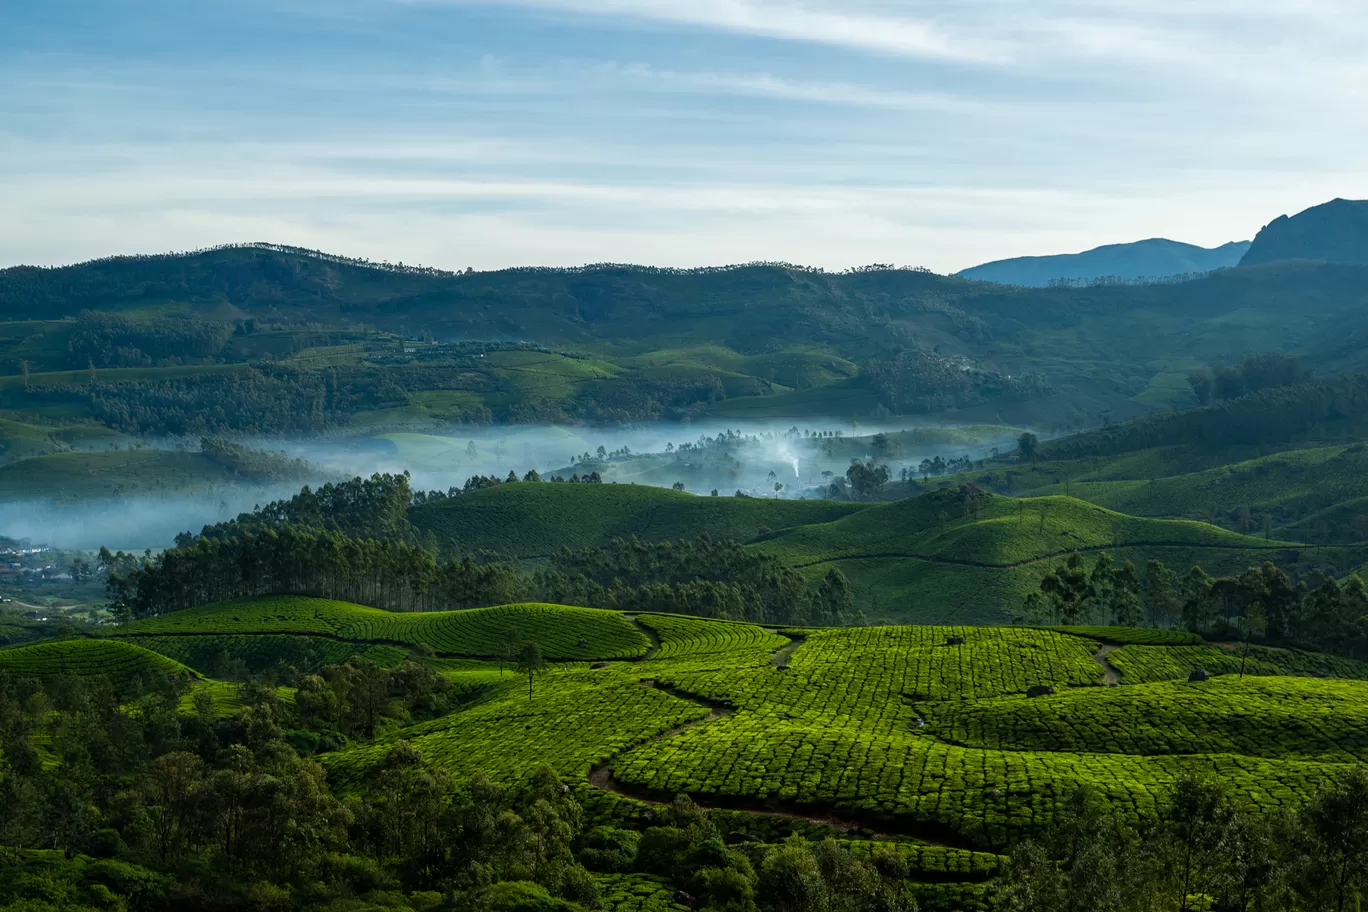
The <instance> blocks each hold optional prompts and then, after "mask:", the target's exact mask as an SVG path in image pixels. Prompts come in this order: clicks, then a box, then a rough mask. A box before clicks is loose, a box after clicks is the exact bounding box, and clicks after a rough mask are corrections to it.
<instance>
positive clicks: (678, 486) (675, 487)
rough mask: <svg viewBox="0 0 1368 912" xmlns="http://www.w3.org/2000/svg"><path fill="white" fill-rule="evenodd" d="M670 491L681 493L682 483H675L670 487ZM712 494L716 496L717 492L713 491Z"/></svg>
mask: <svg viewBox="0 0 1368 912" xmlns="http://www.w3.org/2000/svg"><path fill="white" fill-rule="evenodd" d="M670 490H672V491H682V490H684V482H682V481H676V482H675V483H674V484H672V485H670ZM713 493H714V494H716V493H717V492H716V491H714V492H713Z"/></svg>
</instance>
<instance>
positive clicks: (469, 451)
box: [466, 440, 480, 459]
mask: <svg viewBox="0 0 1368 912" xmlns="http://www.w3.org/2000/svg"><path fill="white" fill-rule="evenodd" d="M479 455H480V451H479V450H478V449H476V448H475V441H473V440H472V441H470V442H469V443H467V444H466V458H467V459H474V458H475V457H477V456H479Z"/></svg>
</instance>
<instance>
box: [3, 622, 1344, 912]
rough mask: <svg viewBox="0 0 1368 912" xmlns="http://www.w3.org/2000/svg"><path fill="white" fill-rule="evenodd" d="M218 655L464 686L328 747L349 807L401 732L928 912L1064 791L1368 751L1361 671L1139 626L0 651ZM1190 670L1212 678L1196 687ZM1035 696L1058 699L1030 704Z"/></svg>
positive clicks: (128, 667)
mask: <svg viewBox="0 0 1368 912" xmlns="http://www.w3.org/2000/svg"><path fill="white" fill-rule="evenodd" d="M512 631H516V633H517V634H518V635H519V636H520V637H521V638H523V639H534V640H536V641H537V642H538V643H539V644H541V645H542V647H543V649H544V651H545V652H546V653H547V654H548V655H549V656H550V657H551V658H552V661H551V662H550V664H549V665H548V667H547V668H546V669H544V670H543V673H542V674H539V675H536V676H534V678H533V680H532V682H531V685H532V686H531V693H530V694H529V686H528V685H529V682H528V679H527V678H526V677H525V676H522V675H519V674H516V673H515V672H513V671H511V670H507V669H501V668H500V666H499V664H498V663H497V662H496V661H494V660H490V659H488V658H482V656H484V657H487V656H489V655H492V654H498V652H499V651H500V649H501V648H502V645H503V643H504V642H505V639H506V635H507V634H508V633H509V632H512ZM959 637H963V639H964V641H963V642H962V643H958V644H956V643H952V642H951V638H959ZM423 643H426V644H428V645H430V646H431V647H433V650H435V651H436V654H435V655H426V651H420V650H417V649H416V647H417V646H418V645H419V644H423ZM144 647H146V648H144ZM153 650H158V651H153ZM163 653H164V654H163ZM223 654H226V655H228V656H229V657H230V658H234V659H241V660H242V661H244V662H251V663H255V664H258V665H262V664H269V663H271V662H274V661H286V662H290V663H299V662H302V663H304V664H308V663H310V662H313V663H322V662H331V661H338V660H341V659H345V658H346V657H348V656H351V655H361V656H364V657H366V658H370V659H372V660H375V661H379V662H382V663H385V664H389V663H392V662H397V661H402V660H403V659H404V658H406V657H413V658H416V659H417V660H418V661H424V662H429V663H431V664H432V666H433V667H434V668H435V669H436V670H438V671H440V672H441V673H443V674H445V675H447V676H448V677H449V678H451V680H452V681H453V683H454V684H455V685H456V686H457V687H458V688H461V689H462V690H464V691H465V692H467V693H468V694H469V698H468V699H465V700H462V701H460V704H459V708H457V709H456V710H454V711H452V712H450V713H449V714H447V715H444V716H441V717H438V718H435V719H432V720H430V721H426V722H423V723H421V724H417V725H411V726H408V727H405V728H399V729H397V730H391V731H388V732H385V733H383V734H382V735H381V736H380V737H379V738H378V739H376V740H375V741H371V742H358V743H354V744H352V745H351V746H349V747H347V748H345V749H342V750H339V751H336V752H334V753H331V754H325V755H324V756H323V757H322V758H321V759H322V762H323V763H324V766H325V768H326V769H327V771H328V774H329V776H330V777H331V779H332V780H333V781H334V782H335V783H336V784H337V785H338V786H339V787H340V788H342V789H343V790H344V791H349V792H354V793H363V792H364V791H365V790H366V788H367V787H368V785H369V783H371V782H373V781H374V774H375V771H376V769H377V766H378V765H379V764H380V763H381V762H382V761H383V758H384V757H385V755H386V753H387V751H388V750H389V749H390V747H391V746H392V745H393V744H394V743H395V742H396V741H398V740H400V739H402V740H405V741H407V742H409V743H410V744H412V745H413V746H414V747H416V748H418V749H419V750H421V751H422V752H423V754H424V756H425V757H427V758H429V759H430V760H432V761H434V762H436V763H438V764H441V765H442V766H443V767H445V768H447V769H449V770H450V771H451V773H452V774H453V775H454V776H456V777H457V778H461V777H464V776H469V775H471V774H473V773H475V772H483V773H486V774H487V775H489V776H491V777H493V778H494V779H495V780H497V781H500V782H503V783H505V784H507V785H509V786H511V787H514V788H516V787H517V786H518V784H519V783H520V782H521V781H523V779H524V778H525V777H526V776H527V775H528V774H529V773H530V772H531V771H532V770H533V769H534V768H536V766H537V765H539V764H542V763H547V764H550V765H551V766H552V768H554V769H555V770H556V771H557V772H558V773H559V774H560V775H561V776H563V777H565V778H566V780H567V781H568V782H570V783H572V784H573V787H574V788H575V790H576V792H577V793H578V795H579V796H580V798H581V800H582V802H583V804H584V805H585V807H586V810H587V813H588V814H589V817H590V820H591V821H600V822H610V821H617V822H632V821H635V822H636V824H637V825H642V826H644V825H649V821H650V819H652V818H651V817H649V816H648V813H649V812H652V804H653V803H659V802H666V801H669V800H672V799H673V797H674V796H675V795H677V794H679V793H687V794H689V795H690V796H691V797H693V798H694V800H695V801H696V802H698V803H699V804H701V805H703V806H705V807H711V808H714V809H716V813H718V814H719V815H723V816H724V819H725V820H726V822H727V823H726V825H727V827H728V828H730V829H743V830H748V831H750V832H752V833H755V834H759V835H760V836H761V837H763V838H765V839H767V840H773V839H778V838H781V837H782V836H783V835H784V833H786V832H789V831H800V832H804V833H808V834H810V835H811V834H820V833H822V832H828V833H830V832H833V831H834V832H836V833H838V834H853V835H855V836H856V837H857V839H856V842H857V844H858V843H859V839H862V838H866V839H867V838H869V837H880V838H885V839H891V840H895V841H896V842H897V844H898V845H899V846H900V847H901V848H900V850H901V851H904V852H906V853H908V856H909V860H910V862H911V864H912V866H913V868H914V869H915V870H916V871H917V872H918V873H917V875H916V876H917V879H918V880H919V881H920V884H921V886H919V887H918V889H919V890H921V889H924V890H926V891H929V892H925V893H924V894H922V893H919V894H918V895H919V896H922V897H923V899H924V900H925V904H927V905H928V906H930V907H934V908H975V907H977V906H978V904H979V903H980V902H981V901H982V899H983V897H982V890H983V883H984V881H985V880H986V878H987V877H988V876H989V874H990V873H991V871H992V870H993V869H994V868H995V866H996V865H997V864H998V855H999V853H1001V852H1002V851H1003V850H1004V849H1005V848H1006V847H1008V846H1009V845H1010V844H1011V843H1012V842H1013V841H1014V840H1015V839H1017V838H1019V837H1020V836H1022V835H1023V834H1026V833H1029V832H1031V831H1032V830H1033V829H1035V828H1037V827H1039V826H1041V825H1043V824H1045V823H1047V822H1048V821H1050V820H1051V819H1052V818H1053V815H1054V813H1055V808H1056V805H1057V803H1058V802H1059V801H1060V800H1061V798H1062V797H1063V796H1065V795H1066V794H1068V793H1069V792H1070V790H1072V789H1073V788H1074V787H1075V786H1078V785H1088V786H1091V787H1092V788H1093V789H1095V790H1096V791H1097V792H1098V794H1099V795H1101V796H1102V798H1103V800H1104V801H1105V802H1107V803H1108V804H1109V805H1110V807H1111V810H1112V811H1113V813H1115V814H1117V815H1119V816H1120V817H1121V818H1123V819H1126V820H1131V821H1138V820H1139V819H1141V818H1143V817H1146V816H1148V815H1150V814H1152V813H1153V812H1154V810H1155V807H1156V804H1157V802H1158V801H1159V800H1160V799H1161V797H1162V796H1163V794H1164V793H1165V791H1166V789H1167V788H1168V787H1169V785H1170V784H1171V783H1172V781H1173V779H1174V778H1175V777H1176V776H1177V775H1178V773H1179V772H1181V771H1183V770H1197V771H1208V772H1211V773H1213V774H1215V775H1217V776H1218V777H1219V778H1220V779H1221V780H1222V781H1223V782H1224V783H1225V784H1226V785H1227V786H1228V788H1229V789H1230V791H1231V793H1232V795H1233V796H1234V799H1235V800H1236V801H1237V802H1238V803H1239V804H1241V805H1242V806H1244V807H1246V808H1249V809H1252V810H1255V811H1258V812H1269V813H1272V812H1274V811H1276V810H1278V809H1279V808H1282V807H1285V806H1289V805H1292V804H1294V803H1297V802H1299V801H1301V800H1302V799H1304V798H1305V796H1307V795H1308V794H1309V793H1310V792H1311V791H1312V790H1314V788H1315V787H1316V785H1317V783H1319V782H1320V781H1322V780H1323V779H1325V778H1326V777H1327V776H1330V775H1332V774H1333V773H1334V772H1335V771H1336V770H1337V769H1341V768H1342V767H1343V765H1344V764H1348V763H1354V762H1362V761H1363V760H1365V759H1368V665H1365V664H1363V663H1357V662H1352V661H1350V660H1346V659H1338V658H1332V657H1328V656H1324V655H1319V654H1314V653H1305V652H1296V651H1290V650H1278V649H1266V648H1260V647H1254V648H1252V649H1251V651H1250V655H1249V657H1248V659H1247V661H1245V670H1244V676H1243V678H1241V677H1240V676H1239V668H1240V663H1241V660H1242V647H1241V646H1239V645H1233V644H1226V645H1222V644H1209V643H1203V642H1201V641H1200V639H1199V638H1196V637H1194V636H1192V635H1190V634H1185V633H1181V632H1175V631H1153V630H1144V629H1132V628H1106V627H1086V628H1067V629H1066V628H1018V627H1012V628H1009V627H864V628H838V629H816V628H810V629H801V630H798V629H795V630H766V629H762V628H760V627H756V626H753V625H749V624H742V623H734V622H723V621H711V620H705V619H701V618H696V617H684V616H678V615H655V614H641V615H636V616H626V615H623V614H620V613H617V612H611V611H595V610H588V609H577V608H562V607H557V606H551V605H511V606H505V607H503V608H497V609H480V610H473V611H457V612H445V613H434V614H426V615H423V614H413V615H400V614H387V613H385V612H382V611H375V610H372V609H365V608H359V607H356V606H353V605H347V604H344V603H338V602H327V601H323V600H317V599H305V598H271V599H256V600H247V601H243V602H235V603H225V604H222V605H216V606H209V607H206V608H202V609H196V610H193V611H184V612H179V613H175V614H170V615H166V616H163V617H159V618H152V619H148V620H144V621H139V622H137V623H135V624H133V625H131V626H129V627H127V628H123V629H121V630H119V631H117V637H116V638H113V639H108V640H90V641H63V642H57V643H44V644H39V645H37V646H26V647H15V648H11V649H8V650H0V669H7V670H9V671H10V672H11V673H25V674H35V673H37V674H41V673H43V671H42V670H43V669H44V668H48V669H52V670H55V669H57V668H62V669H66V670H72V669H75V668H78V667H81V668H85V669H86V673H91V674H97V673H100V672H101V671H102V670H105V669H114V670H115V673H116V674H117V676H119V677H120V678H122V679H126V680H131V679H132V677H133V676H135V675H137V674H139V673H146V672H147V670H149V669H150V670H151V671H153V672H155V673H178V672H180V671H181V670H183V669H185V667H186V666H185V665H182V664H181V662H182V661H184V662H186V664H189V665H191V666H192V667H201V668H202V666H204V665H205V664H206V663H209V662H211V661H212V660H213V659H214V658H215V657H217V656H220V655H223ZM82 661H84V663H85V664H84V665H81V664H80V662H82ZM1108 663H1110V664H1109V665H1108ZM1194 667H1202V668H1204V669H1206V670H1207V671H1208V672H1210V673H1211V674H1212V675H1213V677H1212V678H1211V679H1210V680H1208V681H1204V682H1189V681H1188V675H1189V673H1190V672H1191V670H1192V669H1193V668H1194ZM49 673H51V671H49ZM1114 682H1119V686H1107V685H1108V684H1109V683H1114ZM1042 685H1043V686H1047V687H1049V688H1052V689H1053V693H1047V694H1046V695H1043V696H1037V697H1028V696H1027V695H1026V694H1027V691H1028V690H1030V689H1031V688H1035V687H1038V686H1042ZM195 686H196V687H198V688H209V689H210V690H211V692H212V693H213V694H214V696H215V699H216V707H217V708H218V709H219V711H221V712H228V711H230V710H231V708H232V706H234V705H235V704H234V695H235V692H234V691H232V690H231V689H230V688H228V687H227V686H226V685H222V684H219V683H215V682H211V681H203V682H200V683H197V684H196V685H195ZM220 702H221V703H222V706H219V704H220ZM857 851H859V849H858V848H857ZM602 885H603V887H604V889H605V892H612V893H613V894H614V895H617V894H621V896H620V899H621V904H622V905H625V906H640V907H641V908H642V909H657V908H659V909H661V910H664V909H666V908H669V907H670V906H671V904H672V900H671V898H670V897H668V896H664V895H662V894H660V893H659V891H658V890H657V887H658V884H654V883H653V882H651V881H650V880H649V879H640V878H626V877H623V878H618V879H611V878H605V879H604V880H603V884H602Z"/></svg>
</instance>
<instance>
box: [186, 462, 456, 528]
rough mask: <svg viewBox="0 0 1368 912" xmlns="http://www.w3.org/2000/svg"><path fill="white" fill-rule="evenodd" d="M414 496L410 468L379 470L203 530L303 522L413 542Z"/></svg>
mask: <svg viewBox="0 0 1368 912" xmlns="http://www.w3.org/2000/svg"><path fill="white" fill-rule="evenodd" d="M468 488H469V484H467V489H468ZM413 499H414V495H413V490H412V488H411V487H410V486H409V475H408V473H407V472H405V473H403V474H402V475H388V474H380V473H376V474H374V475H372V476H370V477H369V478H359V477H358V478H351V479H348V480H347V481H343V482H337V483H329V484H325V485H323V486H322V487H320V488H318V489H317V490H314V489H312V488H310V487H309V486H307V485H305V486H304V488H302V489H301V490H300V492H299V493H298V494H296V495H294V496H293V497H291V498H290V499H289V500H277V501H272V502H271V503H268V504H266V505H265V506H264V507H258V508H257V509H255V510H253V511H252V512H250V513H242V514H240V515H239V516H238V517H237V518H236V519H233V520H229V521H228V522H224V523H219V524H216V525H212V526H205V527H204V530H203V532H202V535H203V536H204V537H205V538H228V537H231V536H233V535H238V534H241V533H244V532H257V531H261V530H265V529H283V528H284V527H285V526H300V527H307V528H311V529H319V530H324V531H328V532H340V533H342V534H343V535H349V536H352V537H354V538H377V539H383V540H386V541H407V542H412V541H414V540H415V539H416V535H417V533H416V530H415V529H414V528H413V526H412V525H411V524H410V523H409V521H408V508H409V506H410V504H411V503H413ZM191 540H192V537H191V536H185V537H183V538H180V539H178V540H177V544H181V545H185V544H189V543H190V541H191Z"/></svg>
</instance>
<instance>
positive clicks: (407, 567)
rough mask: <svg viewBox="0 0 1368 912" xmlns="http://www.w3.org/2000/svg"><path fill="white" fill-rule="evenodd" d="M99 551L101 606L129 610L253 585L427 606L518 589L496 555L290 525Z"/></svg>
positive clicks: (239, 592) (409, 607) (176, 604)
mask: <svg viewBox="0 0 1368 912" xmlns="http://www.w3.org/2000/svg"><path fill="white" fill-rule="evenodd" d="M100 559H101V563H102V564H103V565H104V566H105V567H107V568H111V569H110V571H109V578H108V591H109V595H110V600H111V608H112V609H113V610H114V611H115V612H116V613H119V614H122V615H125V616H128V617H133V618H138V617H146V616H149V615H155V614H162V613H165V612H167V611H178V610H181V609H184V608H193V607H194V606H196V605H203V604H208V603H210V602H218V601H224V600H227V599H235V598H245V597H249V596H258V595H286V594H288V595H311V596H317V597H320V598H332V599H340V600H343V601H349V602H355V603H358V604H362V605H370V606H372V607H375V608H385V609H387V610H390V611H431V610H448V609H455V608H479V607H484V606H488V605H502V604H507V603H509V602H512V601H516V600H517V599H516V596H517V594H518V592H519V591H521V590H520V581H519V577H518V574H517V573H516V572H515V571H514V570H513V569H512V568H511V567H508V566H506V565H503V564H498V563H481V562H478V561H476V560H474V559H473V558H471V557H470V556H468V555H467V556H465V557H462V558H454V557H453V558H448V559H447V560H445V561H439V560H438V559H437V555H436V552H435V551H433V550H431V549H429V548H425V547H422V546H420V545H414V544H409V543H408V542H404V541H388V540H385V539H372V538H349V537H347V536H345V535H343V534H342V533H340V532H335V531H322V530H317V529H311V528H308V527H300V526H294V525H286V526H283V527H281V528H280V529H279V530H276V529H269V528H268V529H263V530H261V531H259V532H243V533H241V534H239V535H235V536H233V537H231V538H216V537H209V538H197V539H193V540H191V541H189V542H184V543H182V544H181V545H179V546H178V547H176V548H172V549H168V550H166V551H163V552H162V553H161V554H159V555H156V556H144V557H142V558H130V557H129V555H126V554H122V553H119V554H110V553H109V552H108V551H102V552H101V557H100ZM119 567H123V568H125V569H124V570H122V571H121V570H119V569H114V568H119Z"/></svg>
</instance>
